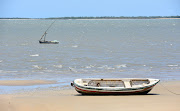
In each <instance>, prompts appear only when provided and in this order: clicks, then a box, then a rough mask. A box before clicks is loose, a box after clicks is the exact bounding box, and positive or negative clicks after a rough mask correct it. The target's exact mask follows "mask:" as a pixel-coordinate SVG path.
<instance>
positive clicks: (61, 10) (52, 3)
mask: <svg viewBox="0 0 180 111" xmlns="http://www.w3.org/2000/svg"><path fill="white" fill-rule="evenodd" d="M177 15H179V16H180V0H0V18H5V17H22V18H48V17H72V16H74V17H79V16H93V17H96V16H177Z"/></svg>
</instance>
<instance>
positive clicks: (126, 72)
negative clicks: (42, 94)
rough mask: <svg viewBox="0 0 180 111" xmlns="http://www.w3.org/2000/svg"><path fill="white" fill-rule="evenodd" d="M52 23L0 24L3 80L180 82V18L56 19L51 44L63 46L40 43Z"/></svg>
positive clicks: (66, 85)
mask: <svg viewBox="0 0 180 111" xmlns="http://www.w3.org/2000/svg"><path fill="white" fill-rule="evenodd" d="M53 21H54V20H45V19H44V20H42V19H36V20H32V19H29V20H12V19H11V20H8V19H6V20H0V80H37V79H38V80H39V79H40V80H56V81H57V82H58V83H57V84H55V85H54V86H56V87H60V88H69V85H70V82H71V81H73V80H74V79H76V78H157V79H160V80H180V19H122V20H121V19H119V20H56V21H55V23H54V24H53V25H52V27H51V28H50V29H49V30H48V32H47V33H48V34H47V37H46V40H58V41H60V43H59V44H39V42H38V40H39V39H40V38H41V36H42V35H43V33H44V32H45V30H46V29H47V28H48V27H49V26H50V24H51V23H53ZM51 86H53V85H39V86H31V87H30V86H26V88H27V89H28V88H37V87H40V88H41V87H51ZM9 87H10V86H0V90H1V91H2V90H3V91H4V90H6V89H8V88H9ZM14 88H15V89H18V88H19V89H22V87H20V86H17V87H14ZM9 89H10V88H9Z"/></svg>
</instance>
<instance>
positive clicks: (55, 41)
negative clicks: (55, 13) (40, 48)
mask: <svg viewBox="0 0 180 111" xmlns="http://www.w3.org/2000/svg"><path fill="white" fill-rule="evenodd" d="M54 22H55V21H54ZM54 22H53V23H54ZM53 23H52V24H53ZM52 24H51V25H50V26H49V27H48V29H47V30H46V31H45V32H44V34H43V35H42V37H41V38H40V40H39V43H40V44H59V41H57V40H53V41H47V40H46V35H47V31H48V30H49V28H50V27H51V26H52Z"/></svg>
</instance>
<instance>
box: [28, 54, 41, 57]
mask: <svg viewBox="0 0 180 111" xmlns="http://www.w3.org/2000/svg"><path fill="white" fill-rule="evenodd" d="M30 56H31V57H38V56H39V54H34V55H30Z"/></svg>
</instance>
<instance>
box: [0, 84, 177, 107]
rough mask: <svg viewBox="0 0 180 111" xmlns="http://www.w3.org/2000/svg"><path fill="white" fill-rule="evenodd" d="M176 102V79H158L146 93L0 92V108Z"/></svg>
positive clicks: (68, 90) (167, 105)
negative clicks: (159, 80)
mask: <svg viewBox="0 0 180 111" xmlns="http://www.w3.org/2000/svg"><path fill="white" fill-rule="evenodd" d="M25 83H26V84H25V85H27V82H25ZM29 84H31V83H29ZM0 85H2V82H0ZM21 85H24V84H23V83H22V84H21ZM170 91H171V92H170ZM179 106H180V81H164V82H160V83H158V84H157V85H156V86H155V87H154V88H153V89H152V91H151V92H149V93H148V94H147V95H106V96H104V95H102V96H98V95H96V96H93V95H92V96H88V95H81V94H79V93H77V92H76V91H75V90H74V89H73V88H71V89H65V90H62V89H60V90H59V89H56V88H54V89H52V88H51V89H44V90H42V89H40V90H36V91H34V90H33V91H29V92H21V93H16V94H1V95H0V110H1V111H96V110H98V111H109V110H113V111H120V110H123V111H132V110H133V111H144V110H146V111H152V110H156V111H170V110H171V111H179V110H180V107H179Z"/></svg>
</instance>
